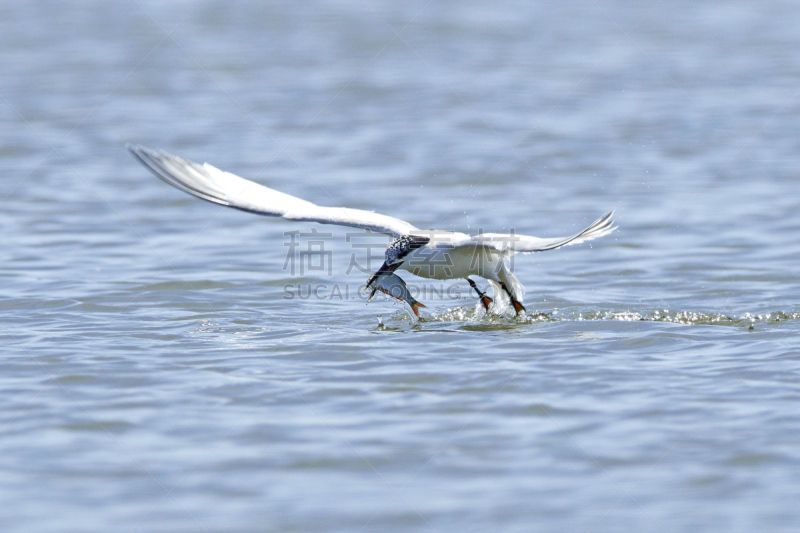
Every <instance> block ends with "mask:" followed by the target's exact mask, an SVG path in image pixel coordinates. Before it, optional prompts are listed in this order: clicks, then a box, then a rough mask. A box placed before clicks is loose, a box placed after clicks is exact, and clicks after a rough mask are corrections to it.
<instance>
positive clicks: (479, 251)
mask: <svg viewBox="0 0 800 533" xmlns="http://www.w3.org/2000/svg"><path fill="white" fill-rule="evenodd" d="M128 149H129V150H130V151H131V152H132V153H133V155H134V156H136V158H137V159H139V161H140V162H141V163H142V164H144V165H145V166H146V167H147V168H149V169H150V170H151V171H152V172H153V173H154V174H155V175H156V176H158V177H159V178H161V179H162V180H163V181H165V182H167V183H169V184H170V185H173V186H175V187H177V188H178V189H181V190H183V191H185V192H188V193H189V194H192V195H194V196H197V197H198V198H202V199H204V200H207V201H209V202H214V203H218V204H222V205H226V206H229V207H233V208H236V209H241V210H243V211H249V212H252V213H257V214H260V215H267V216H279V217H283V218H285V219H287V220H295V221H312V222H319V223H322V224H337V225H341V226H349V227H355V228H362V229H369V230H372V231H376V232H379V233H384V234H387V235H390V236H392V237H394V240H393V241H392V242H391V243H390V244H389V246H388V247H387V249H386V260H385V262H384V264H383V266H381V268H380V269H379V270H378V271H377V272H376V273H375V274H374V275H373V276H372V277H371V278H370V280H369V281H368V282H367V287H371V286H372V285H373V284H375V282H376V280H378V279H379V278H380V277H381V276H385V275H388V274H391V273H393V272H394V271H395V270H397V269H403V270H407V271H408V272H410V273H411V274H414V275H416V276H420V277H423V278H428V279H436V280H449V279H466V280H467V281H468V282H469V283H470V285H471V286H472V287H473V288H474V289H475V291H476V292H477V293H478V295H479V296H480V297H481V302H482V303H483V305H484V306H485V307H486V308H487V309H488V307H489V304H490V303H491V302H492V299H491V298H489V297H488V296H486V294H485V293H483V292H481V291H480V290H479V289H478V287H477V285H475V282H474V281H473V280H472V279H471V278H470V276H478V277H482V278H484V279H486V280H487V281H489V284H490V285H491V286H492V290H493V293H494V294H493V296H494V297H495V298H494V299H495V300H496V301H498V302H499V308H501V309H502V308H503V307H504V306H505V299H506V298H508V301H509V302H510V303H511V304H512V305H513V307H514V309H515V311H516V312H517V313H519V312H521V311H523V310H524V309H525V308H524V307H523V306H522V300H523V288H522V284H520V283H519V281H518V280H517V278H516V277H515V276H514V274H513V273H512V272H511V270H510V269H509V268H508V262H507V260H508V258H509V257H511V256H512V255H513V254H515V253H532V252H540V251H545V250H552V249H555V248H560V247H561V246H566V245H568V244H576V243H579V242H583V241H587V240H590V239H595V238H597V237H602V236H603V235H607V234H609V233H611V232H612V231H613V230H614V229H615V228H614V227H613V222H612V221H611V215H612V214H613V213H608V214H606V215H605V216H603V217H601V218H600V219H598V220H597V221H595V222H594V223H593V224H591V225H590V226H589V227H587V228H586V229H585V230H583V231H581V232H580V233H578V234H576V235H572V236H570V237H562V238H555V239H542V238H539V237H531V236H526V235H517V234H515V233H510V234H498V233H481V234H478V235H467V234H466V233H459V232H450V231H436V230H430V231H426V230H421V229H419V228H416V227H414V226H413V225H411V224H409V223H408V222H405V221H403V220H399V219H397V218H394V217H390V216H386V215H381V214H378V213H374V212H371V211H364V210H361V209H349V208H343V207H322V206H318V205H316V204H313V203H311V202H307V201H305V200H301V199H300V198H296V197H294V196H290V195H288V194H285V193H282V192H279V191H276V190H274V189H270V188H268V187H265V186H263V185H259V184H257V183H255V182H252V181H249V180H246V179H244V178H240V177H239V176H236V175H234V174H231V173H229V172H224V171H222V170H219V169H218V168H216V167H213V166H211V165H209V164H208V163H206V164H203V165H199V164H197V163H194V162H192V161H189V160H187V159H183V158H180V157H176V156H173V155H170V154H167V153H165V152H161V151H159V152H155V151H153V150H149V149H147V148H145V147H142V146H130V145H129V146H128ZM387 279H390V278H387Z"/></svg>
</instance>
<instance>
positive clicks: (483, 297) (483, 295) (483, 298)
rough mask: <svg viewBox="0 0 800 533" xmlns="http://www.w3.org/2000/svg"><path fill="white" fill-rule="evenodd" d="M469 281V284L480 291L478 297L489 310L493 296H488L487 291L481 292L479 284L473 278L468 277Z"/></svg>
mask: <svg viewBox="0 0 800 533" xmlns="http://www.w3.org/2000/svg"><path fill="white" fill-rule="evenodd" d="M467 281H468V282H469V286H470V287H472V288H473V289H475V292H477V293H478V297H479V298H480V299H481V303H482V304H483V308H484V309H486V310H487V311H488V310H489V304H490V303H492V301H493V300H492V299H491V298H489V297H488V296H486V293H485V292H481V290H480V289H479V288H478V286H477V285H476V284H475V282H474V281H472V279H471V278H467Z"/></svg>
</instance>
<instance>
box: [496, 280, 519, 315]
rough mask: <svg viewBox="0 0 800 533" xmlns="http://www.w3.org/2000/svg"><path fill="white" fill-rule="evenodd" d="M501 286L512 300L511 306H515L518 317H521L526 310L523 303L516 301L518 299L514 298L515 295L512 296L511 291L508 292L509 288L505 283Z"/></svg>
mask: <svg viewBox="0 0 800 533" xmlns="http://www.w3.org/2000/svg"><path fill="white" fill-rule="evenodd" d="M500 286H501V287H502V288H503V290H504V291H506V294H508V297H509V298H511V304H512V305H513V306H514V311H516V312H517V316H519V314H520V312H521V311H524V310H525V306H524V305H522V304H521V303H519V302H518V301H517V300H516V298H514V295H513V294H511V291H510V290H508V286H507V285H506V284H505V283H503V282H502V281H501V282H500Z"/></svg>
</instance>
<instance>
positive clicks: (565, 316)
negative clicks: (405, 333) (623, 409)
mask: <svg viewBox="0 0 800 533" xmlns="http://www.w3.org/2000/svg"><path fill="white" fill-rule="evenodd" d="M798 319H800V312H784V311H774V312H770V313H763V314H751V313H743V314H741V315H736V314H733V315H732V314H726V313H716V312H701V311H676V310H670V309H655V310H645V311H628V310H622V311H619V310H592V311H578V310H570V311H563V310H560V309H554V310H552V311H549V312H545V311H537V310H530V311H528V312H527V313H526V314H524V315H520V316H513V315H509V314H505V315H497V314H492V313H487V312H486V311H484V310H483V308H470V307H463V306H459V307H454V308H449V309H441V310H434V311H432V312H431V313H428V314H427V315H426V316H424V317H423V318H421V319H420V322H421V323H425V322H472V323H478V324H483V325H514V324H517V325H518V324H532V323H537V322H580V321H619V322H668V323H672V324H683V325H696V326H703V325H705V326H728V327H752V326H756V325H759V324H763V325H766V324H771V325H774V324H779V323H781V322H786V321H791V320H798Z"/></svg>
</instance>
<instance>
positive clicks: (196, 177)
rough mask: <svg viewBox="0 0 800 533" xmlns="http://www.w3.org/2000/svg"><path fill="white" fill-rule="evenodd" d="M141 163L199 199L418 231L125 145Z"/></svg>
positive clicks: (291, 216) (390, 230) (290, 216)
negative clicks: (326, 205) (324, 205)
mask: <svg viewBox="0 0 800 533" xmlns="http://www.w3.org/2000/svg"><path fill="white" fill-rule="evenodd" d="M127 148H128V150H130V151H131V153H133V155H134V156H136V158H137V159H138V160H139V161H141V163H142V164H143V165H144V166H146V167H147V168H149V169H150V171H152V172H153V174H155V175H156V176H158V177H159V178H161V179H162V180H164V181H166V182H167V183H169V184H170V185H172V186H174V187H177V188H178V189H180V190H182V191H185V192H188V193H189V194H192V195H194V196H197V197H198V198H202V199H203V200H208V201H209V202H214V203H216V204H221V205H227V206H228V207H234V208H236V209H241V210H242V211H249V212H251V213H257V214H259V215H266V216H273V217H283V218H285V219H287V220H303V221H310V222H319V223H321V224H337V225H339V226H350V227H353V228H362V229H368V230H372V231H376V232H378V233H385V234H387V235H391V236H393V237H400V236H402V235H408V234H409V233H412V232H415V231H419V230H418V229H417V228H415V227H414V226H412V225H411V224H409V223H408V222H404V221H402V220H400V219H397V218H394V217H390V216H386V215H381V214H378V213H373V212H372V211H364V210H362V209H348V208H345V207H322V206H318V205H316V204H312V203H311V202H307V201H305V200H301V199H300V198H296V197H294V196H290V195H288V194H285V193H282V192H279V191H276V190H274V189H270V188H268V187H264V186H263V185H259V184H258V183H256V182H254V181H250V180H246V179H244V178H240V177H239V176H237V175H235V174H231V173H230V172H225V171H222V170H220V169H218V168H216V167H213V166H211V165H209V164H208V163H205V164H203V165H199V164H197V163H194V162H192V161H189V160H188V159H183V158H182V157H177V156H174V155H170V154H168V153H166V152H162V151H160V150H159V151H158V152H156V151H153V150H150V149H148V148H145V147H144V146H134V145H130V144H129V145H127Z"/></svg>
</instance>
